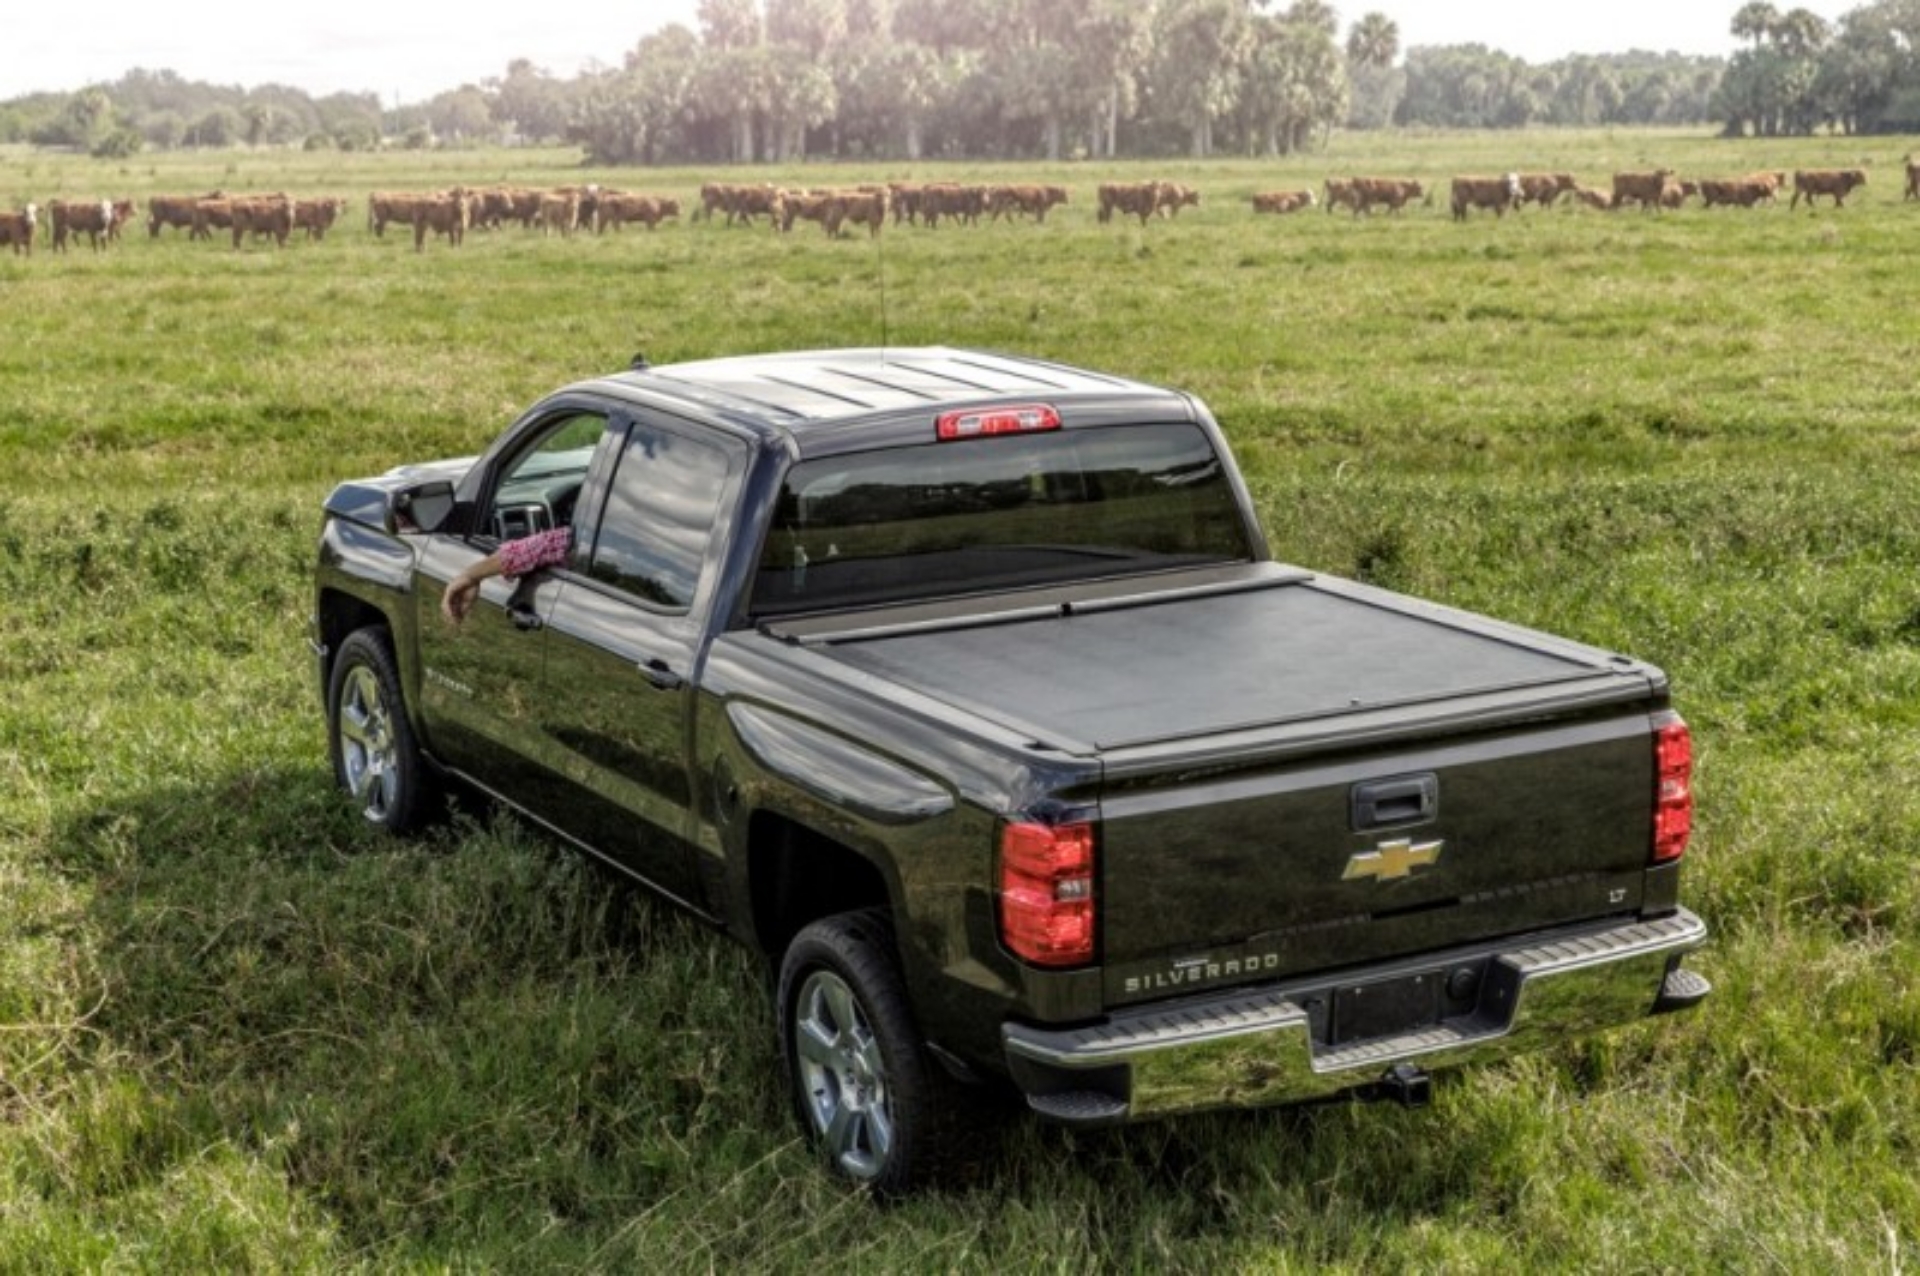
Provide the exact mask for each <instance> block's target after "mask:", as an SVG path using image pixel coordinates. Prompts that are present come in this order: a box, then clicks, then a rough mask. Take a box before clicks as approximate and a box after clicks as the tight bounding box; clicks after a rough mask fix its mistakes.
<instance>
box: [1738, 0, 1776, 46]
mask: <svg viewBox="0 0 1920 1276" xmlns="http://www.w3.org/2000/svg"><path fill="white" fill-rule="evenodd" d="M1779 24H1780V10H1778V9H1776V8H1774V7H1773V6H1772V5H1770V4H1768V3H1767V0H1748V2H1747V3H1746V4H1743V5H1741V6H1740V10H1739V12H1737V13H1735V14H1734V15H1733V25H1732V27H1731V28H1730V30H1731V31H1732V34H1733V37H1734V38H1735V39H1736V40H1751V41H1753V43H1754V45H1755V47H1758V46H1760V45H1762V44H1765V43H1766V42H1767V41H1768V40H1771V39H1772V38H1773V32H1774V28H1775V27H1777V26H1778V25H1779Z"/></svg>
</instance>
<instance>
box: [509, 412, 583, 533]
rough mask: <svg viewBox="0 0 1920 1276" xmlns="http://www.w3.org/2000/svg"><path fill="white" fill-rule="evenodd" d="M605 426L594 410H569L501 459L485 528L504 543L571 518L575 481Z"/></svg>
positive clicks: (577, 492)
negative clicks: (512, 454)
mask: <svg viewBox="0 0 1920 1276" xmlns="http://www.w3.org/2000/svg"><path fill="white" fill-rule="evenodd" d="M606 430H607V418H606V417H605V416H603V415H602V414H600V413H598V412H574V413H569V414H567V415H565V416H561V417H558V418H556V419H555V420H554V421H552V422H551V423H550V424H549V427H548V428H547V429H546V430H544V431H542V432H541V434H540V436H539V437H538V438H537V439H535V440H534V442H533V443H532V444H531V445H530V446H528V447H527V448H526V449H524V450H523V451H522V452H521V453H520V454H519V455H518V456H516V457H514V458H513V459H512V460H511V461H509V462H508V463H507V466H506V469H505V470H504V471H503V472H502V474H501V476H500V485H499V486H498V487H496V488H495V489H494V492H493V514H492V517H491V518H490V519H489V520H488V523H487V529H486V530H487V531H488V532H490V533H492V534H493V535H494V536H495V537H496V538H498V539H500V540H503V541H504V540H512V539H514V538H515V537H519V536H530V535H532V534H533V533H534V532H544V531H546V530H547V529H549V528H553V527H564V526H566V525H568V524H570V523H571V522H573V507H574V503H575V502H576V501H577V500H579V497H580V484H581V483H582V482H583V481H584V480H585V479H586V477H587V465H588V464H589V463H590V462H591V461H592V460H593V449H594V446H595V445H596V444H598V443H599V442H600V438H601V436H602V435H603V434H605V433H606Z"/></svg>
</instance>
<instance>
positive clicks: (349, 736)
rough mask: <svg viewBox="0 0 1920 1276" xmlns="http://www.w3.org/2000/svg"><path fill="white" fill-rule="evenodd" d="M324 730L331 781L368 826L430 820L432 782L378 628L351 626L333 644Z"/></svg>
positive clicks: (401, 829) (407, 828)
mask: <svg viewBox="0 0 1920 1276" xmlns="http://www.w3.org/2000/svg"><path fill="white" fill-rule="evenodd" d="M327 728H328V730H327V735H328V744H329V749H330V752H331V753H332V755H333V775H334V779H335V780H336V781H338V783H339V785H340V787H341V788H343V789H345V790H346V791H347V793H348V795H349V796H351V797H352V799H353V802H354V804H355V806H357V807H358V808H359V810H360V814H361V815H363V816H365V817H366V820H367V822H368V823H369V824H373V825H375V826H377V827H379V828H381V829H384V830H385V831H387V832H389V833H408V832H412V831H413V830H414V829H417V828H419V827H420V826H421V825H423V824H425V823H427V822H428V820H430V819H431V818H432V816H433V814H434V812H435V810H436V809H437V808H436V806H435V801H436V797H437V793H436V786H435V784H434V780H433V775H432V773H431V772H430V771H429V770H428V767H427V762H426V759H425V758H424V757H422V756H421V754H420V750H419V747H418V746H417V745H415V743H414V740H413V725H412V723H411V722H409V721H408V720H407V707H406V701H405V700H404V698H403V695H402V692H401V690H400V674H399V670H398V668H397V667H396V665H395V664H394V659H393V646H392V644H391V643H390V642H389V640H388V638H387V634H386V631H385V630H383V629H380V628H377V627H373V626H369V627H368V628H365V629H358V630H355V631H354V632H353V633H351V634H349V635H348V636H347V640H346V641H345V642H343V643H341V644H340V654H339V655H338V656H336V657H335V658H334V662H333V673H332V675H331V677H330V678H329V679H328V682H327Z"/></svg>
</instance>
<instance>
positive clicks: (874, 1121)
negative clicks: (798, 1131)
mask: <svg viewBox="0 0 1920 1276" xmlns="http://www.w3.org/2000/svg"><path fill="white" fill-rule="evenodd" d="M793 1038H794V1040H793V1045H794V1055H795V1057H796V1059H797V1061H798V1064H799V1069H798V1078H797V1079H798V1082H799V1085H800V1089H801V1095H800V1098H801V1103H802V1104H803V1106H804V1107H805V1108H806V1111H807V1115H808V1116H809V1117H810V1118H811V1119H812V1121H813V1128H814V1132H815V1133H816V1134H817V1135H819V1137H820V1140H821V1142H822V1143H824V1144H825V1145H826V1150H827V1153H828V1155H829V1156H831V1157H832V1158H833V1159H834V1161H835V1162H836V1163H837V1164H838V1165H839V1166H840V1168H841V1169H842V1170H843V1171H845V1172H846V1173H847V1174H848V1175H851V1176H852V1177H853V1178H856V1179H872V1178H877V1177H879V1175H880V1173H881V1171H882V1170H884V1169H885V1168H886V1164H887V1156H888V1154H889V1153H890V1152H891V1151H892V1150H893V1141H894V1124H893V1112H892V1109H891V1108H890V1107H889V1106H888V1103H887V1080H886V1061H885V1060H884V1059H883V1058H882V1057H881V1054H880V1042H879V1041H878V1039H876V1038H875V1036H874V1035H873V1026H872V1024H870V1023H869V1022H868V1020H867V1013H866V1010H865V1008H864V1007H862V1006H861V1004H860V1001H859V998H857V997H856V996H854V992H853V989H852V988H850V987H848V986H847V982H846V980H844V979H842V978H840V976H838V975H836V974H834V973H833V972H832V971H830V970H816V971H814V972H813V973H812V974H810V975H808V976H807V979H806V982H805V983H804V984H802V985H801V986H800V996H799V999H798V1001H797V1003H796V1006H795V1010H794V1024H793Z"/></svg>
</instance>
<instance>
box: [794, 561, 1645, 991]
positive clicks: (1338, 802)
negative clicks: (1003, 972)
mask: <svg viewBox="0 0 1920 1276" xmlns="http://www.w3.org/2000/svg"><path fill="white" fill-rule="evenodd" d="M1163 585H1166V586H1168V587H1166V588H1164V589H1162V590H1160V591H1148V590H1145V589H1143V583H1142V582H1135V583H1134V584H1133V585H1132V586H1131V587H1123V586H1120V585H1116V584H1110V585H1109V586H1107V587H1106V588H1105V589H1104V590H1103V591H1102V592H1100V593H1099V594H1097V595H1095V596H1080V597H1077V598H1065V599H1063V598H1060V597H1057V596H1047V597H1044V598H1030V599H1024V600H1020V601H1019V602H1018V603H1017V605H1008V606H1005V607H996V606H988V607H985V608H984V609H983V608H981V607H980V606H979V605H978V604H976V606H975V609H974V612H973V614H971V615H962V614H960V613H958V612H955V613H954V614H951V615H945V616H941V615H928V614H924V613H923V612H902V613H900V614H898V615H893V616H888V617H875V616H873V615H871V614H869V615H867V616H865V617H862V618H860V619H859V620H857V621H849V620H848V619H846V618H842V619H841V620H839V621H836V622H827V621H826V620H825V619H824V618H822V619H821V620H819V621H817V622H814V623H815V625H816V626H817V627H816V628H814V629H813V631H812V632H810V633H809V634H807V635H806V636H804V637H803V636H801V635H798V634H790V635H788V636H789V637H792V638H795V639H797V640H799V641H803V642H807V643H809V644H810V645H813V646H814V647H815V648H816V650H817V651H818V653H819V654H820V655H821V656H823V657H824V658H826V659H827V660H830V661H834V662H839V663H840V664H842V665H844V666H847V667H849V668H850V669H851V670H854V671H857V674H858V675H859V676H861V677H862V678H864V679H873V680H878V685H882V686H897V687H901V688H906V689H911V691H913V692H914V693H917V694H918V695H921V696H926V697H931V698H932V699H934V700H936V701H939V702H941V703H944V704H945V705H946V706H948V707H949V708H950V709H951V710H953V711H954V712H955V713H956V714H971V715H977V716H978V717H980V718H983V719H985V720H987V721H989V722H991V723H994V724H995V725H997V726H998V727H1000V728H1001V729H1003V730H1006V731H1010V732H1013V733H1017V734H1018V735H1019V736H1020V737H1021V738H1024V739H1026V740H1027V741H1029V743H1030V746H1031V747H1035V748H1039V749H1051V750H1060V751H1065V752H1068V753H1072V754H1078V755H1084V756H1087V757H1092V758H1097V759H1098V760H1099V762H1100V764H1101V768H1102V775H1103V777H1104V778H1103V781H1102V783H1101V785H1100V794H1099V815H1100V821H1101V825H1100V827H1101V836H1102V849H1101V872H1100V891H1101V925H1102V939H1101V952H1102V965H1103V967H1104V975H1105V980H1106V988H1107V1001H1108V1004H1110V1005H1111V1004H1121V1003H1126V1002H1132V1001H1140V1000H1146V999H1151V998H1153V997H1159V996H1168V995H1178V994H1180V993H1183V992H1187V991H1192V990H1193V984H1192V980H1193V979H1194V978H1196V976H1193V975H1192V973H1191V972H1194V971H1199V972H1202V974H1201V975H1200V976H1197V978H1199V979H1200V980H1201V981H1202V984H1203V985H1204V986H1208V987H1210V986H1214V985H1216V984H1228V983H1232V982H1256V981H1258V980H1262V979H1271V978H1276V977H1283V976H1287V975H1290V974H1296V973H1301V972H1312V971H1318V970H1325V969H1331V968H1337V967H1341V966H1346V965H1352V964H1357V963H1362V962H1372V961H1380V960H1383V959H1391V958H1394V957H1397V956H1400V955H1403V954H1411V953H1418V952H1421V951H1425V950H1429V949H1435V948H1439V947H1443V946H1447V945H1458V944H1472V943H1480V942H1484V941H1487V940H1490V939H1495V938H1498V937H1501V936H1506V935H1514V934H1519V933H1522V932H1525V931H1529V930H1537V929H1542V928H1549V927H1556V926H1565V925H1569V924H1578V923H1583V922H1587V921H1592V920H1596V919H1601V918H1606V917H1613V918H1619V917H1625V916H1631V915H1633V914H1634V912H1635V910H1637V909H1638V908H1639V907H1640V904H1641V901H1642V898H1643V896H1644V894H1645V876H1646V869H1647V856H1648V836H1649V821H1650V818H1651V804H1652V796H1653V777H1652V769H1651V768H1652V760H1651V759H1652V754H1651V749H1650V745H1649V739H1650V735H1649V733H1650V730H1651V726H1650V722H1649V711H1650V709H1651V708H1652V707H1653V706H1654V705H1655V704H1656V703H1657V702H1658V701H1659V700H1660V699H1661V697H1662V696H1663V694H1664V688H1665V679H1664V676H1663V675H1662V674H1661V673H1660V671H1659V670H1657V669H1655V668H1653V667H1652V666H1649V665H1645V664H1641V663H1639V662H1636V661H1632V660H1629V659H1626V658H1625V657H1620V656H1616V655H1613V654H1611V653H1608V652H1604V651H1599V650H1596V649H1592V648H1588V647H1584V646H1581V645H1579V644H1575V643H1571V642H1567V641H1564V640H1561V639H1557V638H1553V637H1549V636H1547V635H1544V634H1538V633H1534V632H1532V631H1529V630H1525V629H1521V628H1518V627H1514V626H1510V625H1505V624H1502V623H1500V622H1497V621H1493V620H1490V619H1487V618H1485V617H1481V616H1476V615H1472V614H1469V613H1464V612H1459V611H1454V610H1451V609H1447V608H1443V607H1437V606H1434V605H1431V604H1427V603H1423V602H1420V601H1418V600H1415V599H1410V598H1405V597H1402V596H1399V595H1395V594H1390V593H1387V592H1385V591H1381V590H1377V589H1371V588H1369V587H1366V586H1363V585H1357V584H1355V583H1353V582H1349V581H1343V580H1337V579H1330V578H1324V577H1316V576H1313V575H1311V574H1309V573H1305V572H1300V571H1298V570H1291V569H1286V568H1283V567H1280V566H1278V565H1275V564H1260V565H1254V566H1252V567H1246V568H1236V569H1231V570H1219V569H1217V570H1214V571H1211V572H1209V573H1205V574H1203V575H1201V576H1198V577H1189V578H1183V579H1181V580H1179V581H1177V582H1163ZM1129 588H1130V589H1131V590H1132V592H1128V589H1129ZM835 626H837V628H836V627H835ZM1415 794H1425V795H1426V796H1425V797H1414V796H1410V795H1415ZM1382 857H1384V859H1383V858H1382ZM1396 857H1401V858H1403V859H1404V860H1405V861H1406V862H1405V863H1404V864H1403V865H1402V867H1401V868H1400V869H1398V870H1396V871H1391V872H1375V871H1372V870H1371V869H1370V868H1369V866H1370V865H1372V864H1374V863H1376V862H1380V863H1389V864H1390V863H1393V862H1394V861H1395V858H1396ZM1205 972H1214V973H1211V974H1208V973H1205Z"/></svg>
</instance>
